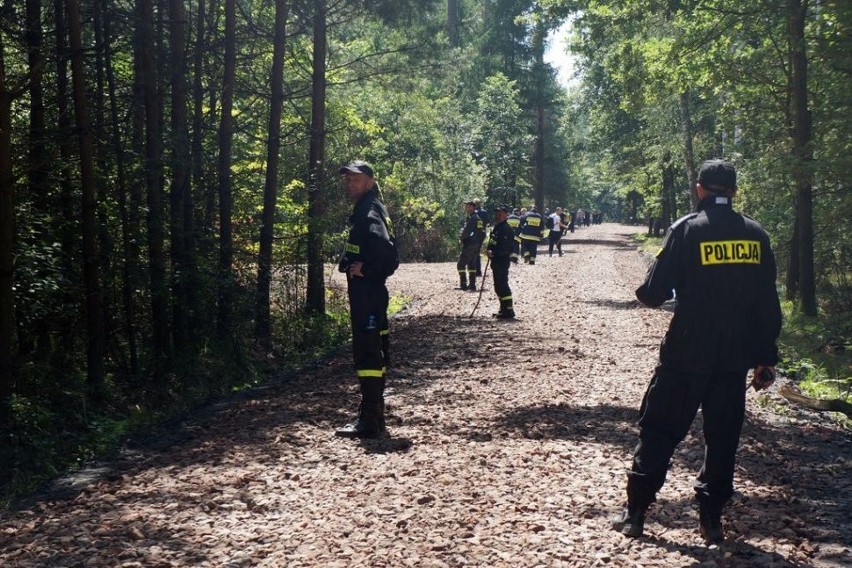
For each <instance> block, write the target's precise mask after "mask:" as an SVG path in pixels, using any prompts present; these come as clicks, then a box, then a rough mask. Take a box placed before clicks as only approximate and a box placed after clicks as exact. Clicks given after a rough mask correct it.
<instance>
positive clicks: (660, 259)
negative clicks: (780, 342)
mask: <svg viewBox="0 0 852 568" xmlns="http://www.w3.org/2000/svg"><path fill="white" fill-rule="evenodd" d="M736 189H737V180H736V171H735V170H734V167H733V165H732V164H730V163H729V162H726V161H723V160H709V161H706V162H704V163H703V164H702V166H701V170H700V173H699V175H698V187H697V191H698V197H699V199H700V202H699V204H698V208H697V212H695V213H692V214H690V215H687V216H685V217H683V218H681V219H679V220H678V221H676V222H675V223H674V224H673V225H672V226H671V227H670V228H669V230H668V232H667V234H666V237H665V239H664V241H663V247H662V249H661V250H660V252H659V253H658V254H657V258H656V260H655V261H654V263H653V265H652V266H651V268H650V269H649V271H648V275H647V276H646V278H645V282H644V283H643V284H642V285H641V286H640V287H639V288H638V289H637V290H636V297H637V298H638V299H639V301H640V302H642V303H643V304H645V305H647V306H652V307H656V306H659V305H661V304H662V303H663V302H665V301H666V300H669V299H671V298H673V297H674V298H675V299H676V305H675V310H674V316H673V317H672V320H671V322H670V324H669V330H668V332H667V333H666V336H665V338H664V339H663V342H662V345H661V347H660V359H659V363H658V365H657V367H656V369H655V371H654V375H653V377H652V379H651V383H650V385H649V387H648V390H647V391H646V393H645V397H644V399H643V401H642V405H641V408H640V418H639V428H640V432H639V443H638V444H637V445H636V448H635V450H634V453H633V465H632V468H631V471H630V472H629V473H628V478H627V507H626V508H625V509H624V511H623V512H622V514H621V515H620V516H619V517H617V518H615V519H613V528H614V529H616V530H618V531H621V532H622V533H624V534H625V535H627V536H630V537H638V536H641V535H642V531H643V527H644V520H645V512H646V510H647V508H648V506H649V505H650V504H651V503H652V502H654V501H655V499H656V494H657V491H659V489H660V488H661V487H662V486H663V483H664V482H665V478H666V471H667V469H668V467H669V460H670V459H671V457H672V455H673V453H674V450H675V448H676V446H677V445H678V444H679V443H680V441H681V440H683V438H684V437H685V436H686V434H687V432H688V430H689V427H690V425H691V423H692V421H693V419H694V418H695V415H696V413H697V411H698V408H699V407H700V408H701V409H702V415H703V421H704V442H705V453H704V464H703V466H702V468H701V472H700V473H699V475H698V480H697V482H696V484H695V491H696V498H697V500H698V505H699V530H700V532H701V535H702V536H703V537H704V539H705V541H706V542H707V543H708V544H718V543H721V542H723V541H724V533H723V531H722V509H723V507H724V505H725V504H726V503H727V501H728V500H729V499H730V497H731V496H732V495H733V492H734V485H733V480H734V462H735V457H736V451H737V445H738V444H739V438H740V430H741V428H742V424H743V417H744V414H745V392H746V375H747V373H748V369H750V368H753V369H754V373H753V379H752V382H751V384H752V386H754V387H755V389H756V390H760V389H763V388H767V387H768V386H769V385H770V384H771V383H772V382H773V381H774V378H775V364H776V363H777V361H778V349H777V346H776V340H777V338H778V334H779V332H780V330H781V309H780V306H779V302H778V293H777V291H776V288H775V279H776V267H775V258H774V256H773V253H772V249H771V248H770V245H769V238H768V237H767V235H766V232H765V231H764V230H763V228H762V227H761V226H760V225H759V224H758V223H757V222H756V221H754V220H753V219H750V218H748V217H746V216H744V215H741V214H739V213H737V212H735V211H734V210H733V208H732V206H731V198H732V197H733V195H734V193H735V192H736Z"/></svg>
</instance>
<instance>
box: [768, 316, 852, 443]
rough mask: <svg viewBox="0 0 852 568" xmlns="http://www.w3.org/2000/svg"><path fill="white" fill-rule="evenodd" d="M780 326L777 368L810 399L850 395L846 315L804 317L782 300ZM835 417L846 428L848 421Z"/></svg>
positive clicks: (851, 359)
mask: <svg viewBox="0 0 852 568" xmlns="http://www.w3.org/2000/svg"><path fill="white" fill-rule="evenodd" d="M782 309H783V311H784V327H783V329H782V330H781V337H780V338H779V347H780V351H781V362H780V363H779V365H778V368H779V371H780V372H782V373H783V374H784V375H785V376H786V377H787V378H789V379H791V380H793V381H795V382H796V384H797V385H798V386H799V388H801V389H802V392H804V393H805V394H806V395H807V396H810V397H812V398H824V399H841V400H846V401H848V400H849V399H850V395H852V352H850V351H851V350H852V344H850V324H849V319H848V314H840V315H830V314H829V315H826V314H821V315H820V316H818V317H808V316H804V315H802V314H801V313H799V312H797V311H796V310H795V307H794V305H793V303H792V302H782ZM836 415H837V416H838V419H839V420H840V421H841V422H842V423H843V424H844V425H845V426H846V427H847V428H848V427H852V420H850V419H849V418H846V417H845V416H844V415H842V414H836Z"/></svg>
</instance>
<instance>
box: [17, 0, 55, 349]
mask: <svg viewBox="0 0 852 568" xmlns="http://www.w3.org/2000/svg"><path fill="white" fill-rule="evenodd" d="M25 41H26V49H27V67H28V69H27V70H28V74H29V95H30V96H29V102H30V105H29V107H30V108H29V112H30V115H29V120H30V128H29V140H28V145H29V147H28V153H29V155H28V156H27V178H28V179H27V191H28V192H29V196H30V200H31V203H32V207H33V210H34V212H36V213H37V214H47V215H48V216H49V217H48V218H51V217H52V216H50V213H51V211H50V205H49V203H48V200H47V197H48V176H49V168H48V167H47V164H48V159H47V147H46V144H45V138H46V131H45V117H44V85H43V77H44V52H43V50H44V46H43V41H44V40H43V33H42V26H41V0H26V33H25ZM53 227H54V226H53V225H49V226H45V227H44V232H43V234H42V235H39V236H38V238H44V239H48V238H52V235H51V234H50V231H51V230H52V229H53ZM34 323H35V325H34V326H32V325H28V326H25V329H24V330H19V332H18V348H19V349H20V348H21V346H22V345H23V343H24V341H26V342H28V343H31V342H32V339H35V340H36V346H35V347H36V350H35V352H34V353H33V359H34V360H36V361H45V360H48V358H49V353H50V344H51V341H50V321H49V319H48V318H38V320H37V321H36V322H34ZM31 328H34V329H31ZM22 331H27V332H28V334H32V335H34V336H35V337H33V338H32V339H25V338H23V337H22V335H23V334H22V333H21V332H22ZM22 340H24V341H22Z"/></svg>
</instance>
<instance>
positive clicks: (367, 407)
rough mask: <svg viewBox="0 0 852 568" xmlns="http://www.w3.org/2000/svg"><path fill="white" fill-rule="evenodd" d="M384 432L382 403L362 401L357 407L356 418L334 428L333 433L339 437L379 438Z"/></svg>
mask: <svg viewBox="0 0 852 568" xmlns="http://www.w3.org/2000/svg"><path fill="white" fill-rule="evenodd" d="M386 432H387V430H386V429H385V409H384V403H383V402H372V403H364V402H362V403H361V405H360V406H359V407H358V420H356V421H355V422H353V423H351V424H347V425H346V426H344V427H343V428H339V429H337V430H335V432H334V434H335V436H340V437H341V438H381V437H382V436H383V435H384V434H385V433H386Z"/></svg>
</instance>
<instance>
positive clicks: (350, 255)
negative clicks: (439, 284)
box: [335, 160, 399, 438]
mask: <svg viewBox="0 0 852 568" xmlns="http://www.w3.org/2000/svg"><path fill="white" fill-rule="evenodd" d="M339 172H340V174H341V175H343V176H345V178H344V179H345V183H346V194H347V196H348V197H349V199H350V200H351V201H352V202H353V203H354V204H355V207H354V209H353V211H352V216H351V217H349V223H350V229H349V238H348V240H347V242H346V250H345V251H344V253H343V256H342V257H341V258H340V264H339V265H338V269H339V270H340V272H345V273H346V284H347V290H348V292H349V317H350V321H351V323H352V357H353V359H354V362H355V373H356V374H357V375H358V385H359V387H360V390H361V406H360V409H359V411H358V419H357V421H356V422H354V423H352V424H350V425H348V426H345V427H343V428H341V429H339V430H337V431H336V432H335V433H336V434H337V435H338V436H344V437H350V438H378V437H380V436H382V435H383V434H384V433H386V429H385V398H384V392H385V371H386V368H385V367H386V359H385V355H386V351H387V342H386V339H387V333H386V332H387V313H388V289H387V286H386V285H385V281H386V280H387V278H388V276H390V275H391V274H393V273H394V271H395V270H396V269H397V268H398V267H399V255H398V251H397V248H396V244H395V241H394V234H393V224H392V223H391V220H390V217H389V216H388V211H387V209H386V208H385V206H384V204H383V203H382V202H381V201H379V186H378V184H377V183H376V181H375V180H374V179H373V168H372V167H371V166H370V164H368V163H367V162H363V161H360V160H358V161H355V162H352V163H351V164H349V165H348V166H344V167H342V168H340V170H339Z"/></svg>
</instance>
